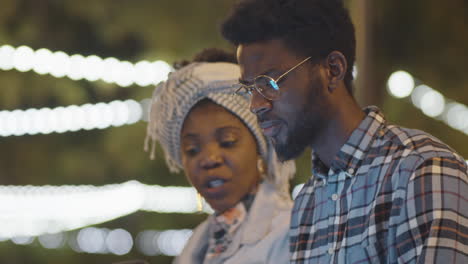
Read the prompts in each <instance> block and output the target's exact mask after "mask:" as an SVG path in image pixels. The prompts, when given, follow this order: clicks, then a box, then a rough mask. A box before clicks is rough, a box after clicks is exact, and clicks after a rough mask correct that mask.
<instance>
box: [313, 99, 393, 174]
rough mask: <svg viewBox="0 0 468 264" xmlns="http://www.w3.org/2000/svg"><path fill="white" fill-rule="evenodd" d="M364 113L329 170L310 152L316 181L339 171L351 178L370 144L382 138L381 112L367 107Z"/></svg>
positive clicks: (382, 119)
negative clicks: (364, 115) (363, 116)
mask: <svg viewBox="0 0 468 264" xmlns="http://www.w3.org/2000/svg"><path fill="white" fill-rule="evenodd" d="M364 112H365V113H366V117H365V118H364V119H363V120H362V121H361V123H360V124H359V126H358V127H357V128H356V129H355V130H354V131H353V132H352V133H351V135H350V136H349V138H348V141H346V143H345V144H344V145H343V146H342V147H341V149H340V151H339V152H338V154H337V155H336V156H335V158H334V159H333V161H332V163H331V166H330V169H328V168H327V167H326V166H325V164H324V163H323V162H322V161H321V160H320V159H319V158H318V156H317V155H315V153H314V152H313V151H312V168H313V169H312V172H313V174H314V176H315V177H316V179H317V180H323V179H326V178H327V177H328V176H329V175H330V174H336V173H339V172H340V171H344V172H346V175H347V176H348V177H353V176H354V174H355V173H356V172H357V170H358V168H359V167H360V165H361V163H362V161H363V160H364V158H365V156H366V153H367V151H368V150H369V148H370V146H371V145H372V142H373V141H374V140H375V139H376V138H377V137H379V136H382V126H383V125H384V124H385V123H386V120H385V117H384V115H383V113H382V111H380V109H379V108H378V107H376V106H368V107H366V108H365V109H364Z"/></svg>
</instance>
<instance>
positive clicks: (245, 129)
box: [146, 49, 295, 264]
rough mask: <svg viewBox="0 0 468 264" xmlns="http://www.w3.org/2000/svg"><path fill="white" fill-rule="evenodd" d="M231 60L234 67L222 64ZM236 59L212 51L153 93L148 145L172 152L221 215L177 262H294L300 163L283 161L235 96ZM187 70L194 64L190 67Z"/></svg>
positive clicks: (175, 164)
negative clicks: (291, 186) (291, 188)
mask: <svg viewBox="0 0 468 264" xmlns="http://www.w3.org/2000/svg"><path fill="white" fill-rule="evenodd" d="M221 61H228V62H221ZM232 61H235V58H234V57H233V56H230V55H229V54H227V53H223V52H222V51H219V50H214V49H211V50H205V51H204V52H202V53H201V54H199V55H198V56H197V57H196V59H195V62H193V63H190V64H188V65H183V67H182V68H180V69H179V70H177V71H176V72H173V73H172V74H171V75H170V76H169V79H168V80H167V81H166V82H164V83H162V84H160V85H158V86H157V87H156V89H155V91H154V93H153V99H152V104H151V111H150V120H149V125H148V137H147V142H146V143H147V146H148V143H149V140H152V143H153V148H152V157H154V146H155V143H156V142H159V143H160V145H161V146H162V148H163V149H164V153H165V157H166V161H167V164H168V166H169V168H170V169H171V170H172V171H175V172H176V171H179V170H180V169H183V170H184V171H185V174H186V176H187V179H188V180H189V182H190V183H191V184H192V185H193V186H194V187H195V188H196V190H197V191H198V192H199V193H200V195H201V196H203V198H204V199H205V200H206V202H207V203H208V204H209V205H210V206H211V207H212V208H213V210H214V211H215V213H214V214H213V215H211V216H209V217H208V219H207V220H205V221H204V222H203V223H202V224H200V225H199V226H198V227H197V228H196V229H195V230H194V232H193V235H192V237H191V238H190V240H189V241H188V243H187V245H186V246H185V248H184V250H183V252H182V253H181V255H180V256H178V257H177V258H176V259H175V262H174V263H183V264H187V263H288V262H289V250H288V230H289V217H290V209H291V206H292V202H291V199H290V196H289V194H288V180H289V178H290V177H291V176H292V175H293V174H294V170H295V167H294V164H293V163H288V164H282V163H280V162H278V161H277V159H276V156H275V154H274V150H273V148H272V147H270V145H269V144H268V143H267V142H266V140H265V138H264V137H263V135H262V133H261V131H260V128H259V127H258V125H257V123H256V118H255V116H254V115H253V114H252V113H250V112H249V111H248V107H247V104H248V103H247V100H246V99H245V98H242V97H239V96H237V95H233V92H234V91H235V89H236V83H237V81H236V80H237V78H238V77H239V76H240V72H239V67H238V66H237V65H236V64H234V63H231V62H232ZM184 64H187V63H184Z"/></svg>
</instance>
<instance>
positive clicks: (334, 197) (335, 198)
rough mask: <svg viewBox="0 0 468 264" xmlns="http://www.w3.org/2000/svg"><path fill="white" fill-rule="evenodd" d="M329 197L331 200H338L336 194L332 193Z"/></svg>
mask: <svg viewBox="0 0 468 264" xmlns="http://www.w3.org/2000/svg"><path fill="white" fill-rule="evenodd" d="M331 198H332V200H333V201H336V200H338V194H336V193H334V194H333V195H332V197H331Z"/></svg>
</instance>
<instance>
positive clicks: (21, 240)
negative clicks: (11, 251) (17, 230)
mask: <svg viewBox="0 0 468 264" xmlns="http://www.w3.org/2000/svg"><path fill="white" fill-rule="evenodd" d="M11 241H13V243H15V244H16V245H29V244H31V243H32V242H33V241H34V237H30V236H17V237H12V238H11Z"/></svg>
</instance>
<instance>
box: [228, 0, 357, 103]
mask: <svg viewBox="0 0 468 264" xmlns="http://www.w3.org/2000/svg"><path fill="white" fill-rule="evenodd" d="M221 33H222V35H223V36H224V38H225V39H227V40H228V41H230V42H231V43H233V44H234V45H239V44H251V43H255V42H260V41H268V40H273V39H280V40H282V41H283V43H284V44H285V46H286V47H287V48H288V49H289V50H290V51H291V52H293V53H295V54H297V55H299V56H304V57H309V56H311V57H312V59H314V60H322V59H325V58H326V57H327V56H328V54H330V53H331V52H332V51H335V50H336V51H340V52H341V53H343V55H344V56H345V57H346V60H347V64H348V69H347V72H346V76H345V79H344V82H345V85H346V88H347V89H348V91H349V92H350V93H351V94H352V80H353V75H352V71H353V65H354V61H355V56H356V55H355V53H356V51H355V49H356V40H355V33H354V26H353V24H352V22H351V18H350V16H349V12H348V10H346V9H345V7H344V5H343V2H342V1H341V0H241V1H239V2H238V3H237V4H236V5H235V6H234V8H233V9H232V10H231V13H230V14H229V16H228V17H227V18H226V20H225V21H224V22H223V24H222V27H221Z"/></svg>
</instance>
